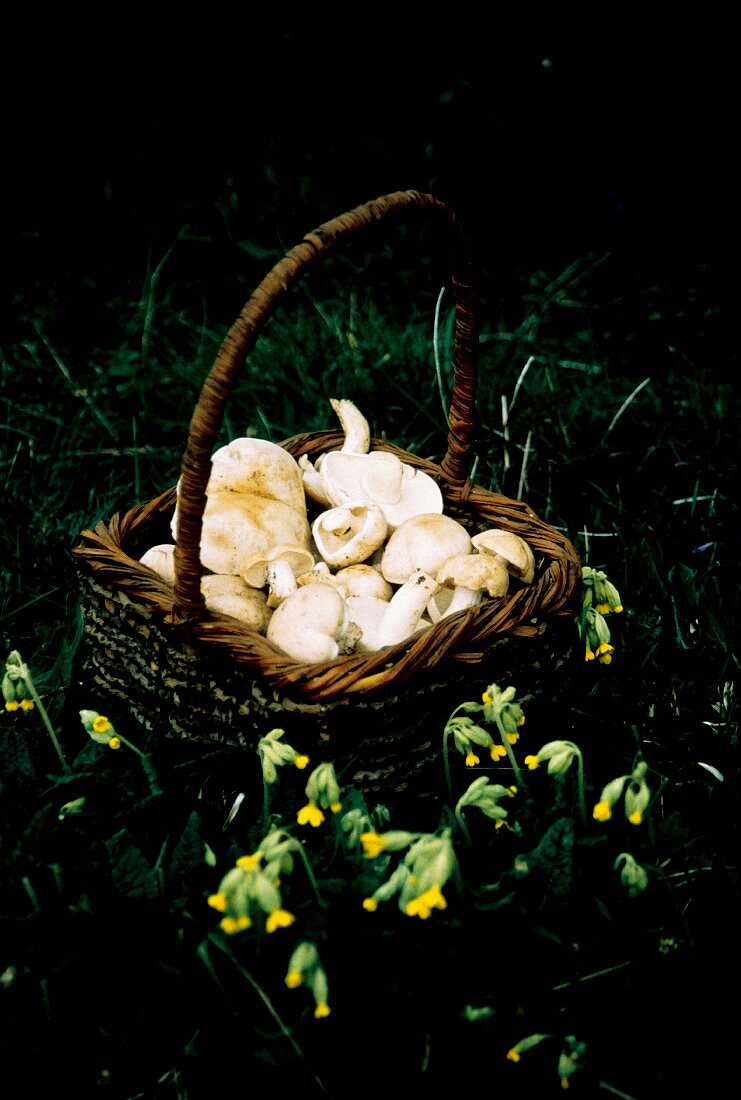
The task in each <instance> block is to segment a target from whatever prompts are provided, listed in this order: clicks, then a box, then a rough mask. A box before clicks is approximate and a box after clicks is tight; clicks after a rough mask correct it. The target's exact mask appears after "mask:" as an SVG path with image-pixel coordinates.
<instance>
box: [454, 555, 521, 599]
mask: <svg viewBox="0 0 741 1100" xmlns="http://www.w3.org/2000/svg"><path fill="white" fill-rule="evenodd" d="M437 579H438V581H439V582H440V584H444V585H445V586H446V587H448V588H470V589H472V590H473V591H475V592H487V593H488V594H489V595H490V596H504V595H505V594H506V592H507V589H508V588H509V573H508V572H507V570H506V569H505V568H504V566H503V565H502V563H501V562H500V561H499V560H498V559H497V558H495V557H491V556H489V555H485V554H459V555H457V556H456V557H454V558H448V560H447V561H446V562H445V563H444V564H443V565H442V566H441V567H440V568H439V569H438V571H437Z"/></svg>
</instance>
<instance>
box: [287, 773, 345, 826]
mask: <svg viewBox="0 0 741 1100" xmlns="http://www.w3.org/2000/svg"><path fill="white" fill-rule="evenodd" d="M305 791H306V797H307V799H308V802H307V803H306V805H305V806H302V807H301V809H300V810H299V811H298V814H297V816H296V820H297V821H298V823H299V825H311V826H313V827H314V828H316V827H317V826H318V825H321V824H322V822H323V821H324V813H323V811H324V810H329V811H330V813H333V814H337V813H339V812H340V810H341V809H342V801H341V799H340V785H339V783H338V782H337V777H336V775H335V771H334V765H333V764H329V763H324V764H319V765H318V766H317V767H316V768H314V771H313V772H312V773H311V775H310V776H309V779H308V782H307V784H306V788H305Z"/></svg>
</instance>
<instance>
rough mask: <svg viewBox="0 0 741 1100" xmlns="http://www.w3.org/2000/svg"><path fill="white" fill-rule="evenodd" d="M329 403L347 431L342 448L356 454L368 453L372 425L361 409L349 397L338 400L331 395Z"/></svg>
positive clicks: (345, 431) (344, 430)
mask: <svg viewBox="0 0 741 1100" xmlns="http://www.w3.org/2000/svg"><path fill="white" fill-rule="evenodd" d="M329 403H330V405H331V406H332V408H333V409H334V411H335V412H336V414H337V416H338V418H339V421H340V425H341V426H342V430H343V432H344V433H345V442H344V443H343V444H342V447H341V448H340V450H342V451H350V452H351V453H352V454H356V455H367V454H368V451H369V449H370V425H369V424H368V421H367V420H366V419H365V417H364V416H363V414H362V413H361V411H360V409H359V408H358V407H357V405H353V403H352V401H348V400H347V398H342V399H340V400H338V399H337V398H335V397H331V398H330V399H329Z"/></svg>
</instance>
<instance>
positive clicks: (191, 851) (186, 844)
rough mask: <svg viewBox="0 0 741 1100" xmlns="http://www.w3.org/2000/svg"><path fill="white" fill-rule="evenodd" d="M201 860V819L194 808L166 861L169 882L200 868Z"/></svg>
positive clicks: (184, 876)
mask: <svg viewBox="0 0 741 1100" xmlns="http://www.w3.org/2000/svg"><path fill="white" fill-rule="evenodd" d="M203 862H204V860H203V838H202V836H201V819H200V818H199V816H198V814H197V813H196V812H195V810H194V811H193V812H192V814H191V815H190V817H189V818H188V820H187V822H186V824H185V828H184V829H183V831H182V833H181V834H180V839H179V840H178V842H177V844H176V845H175V847H174V849H173V853H172V855H171V856H170V859H169V861H168V864H167V869H166V875H167V878H168V880H169V881H171V882H174V881H176V880H178V879H183V878H186V877H187V876H188V875H189V874H191V873H192V872H193V871H196V870H198V869H200V868H201V867H202V866H203Z"/></svg>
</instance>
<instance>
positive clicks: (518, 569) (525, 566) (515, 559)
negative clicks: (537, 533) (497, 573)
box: [472, 527, 535, 584]
mask: <svg viewBox="0 0 741 1100" xmlns="http://www.w3.org/2000/svg"><path fill="white" fill-rule="evenodd" d="M472 542H473V545H474V546H475V547H476V549H477V550H478V552H479V553H480V554H491V555H494V556H496V557H498V558H500V559H501V561H502V562H503V563H504V566H505V568H506V569H507V571H508V572H509V573H511V574H512V576H513V577H517V578H518V580H521V581H522V582H523V583H524V584H532V582H533V578H534V577H535V558H534V556H533V552H532V550H531V549H530V547H529V546H528V544H527V543H526V542H525V540H524V539H521V538H520V536H519V535H516V534H515V533H514V532H513V531H504V530H501V529H500V528H498V527H493V528H491V529H490V530H488V531H482V532H481V533H480V534H479V535H474V537H473V539H472Z"/></svg>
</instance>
